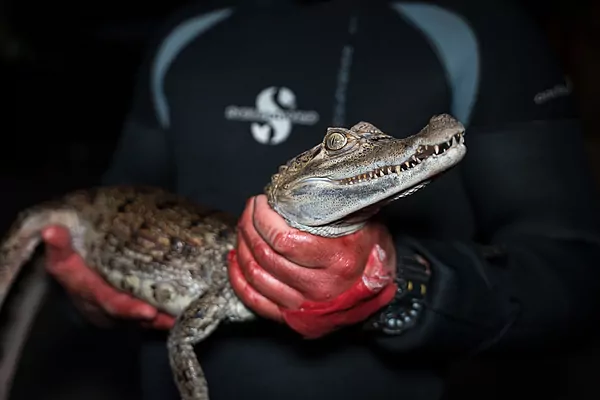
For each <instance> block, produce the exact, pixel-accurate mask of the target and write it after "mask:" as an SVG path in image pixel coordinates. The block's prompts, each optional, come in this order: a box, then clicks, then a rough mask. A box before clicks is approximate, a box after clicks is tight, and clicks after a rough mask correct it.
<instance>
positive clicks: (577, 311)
mask: <svg viewBox="0 0 600 400" xmlns="http://www.w3.org/2000/svg"><path fill="white" fill-rule="evenodd" d="M503 15H504V14H503ZM518 20H519V19H517V21H518ZM511 21H512V23H508V22H510V21H506V20H502V18H489V19H487V20H486V21H482V22H477V21H476V22H474V24H475V26H476V25H477V23H479V24H483V23H485V24H486V25H487V26H486V29H488V30H489V31H495V32H496V33H495V35H496V36H495V37H491V36H486V35H483V36H482V37H480V48H481V58H480V62H481V76H482V81H481V82H480V92H479V102H478V103H477V104H476V106H475V108H474V110H473V117H472V120H471V123H470V126H469V127H468V128H467V135H466V142H467V147H468V155H467V157H466V158H465V160H464V161H463V163H462V165H461V167H460V168H461V171H462V174H463V182H464V186H465V188H466V191H467V193H468V197H469V199H470V203H471V208H472V211H473V214H474V215H475V218H476V223H477V227H478V232H477V233H476V236H477V237H476V238H474V239H473V241H470V242H466V241H458V240H457V241H447V242H446V241H434V240H427V239H426V238H406V237H402V236H400V235H397V236H396V237H395V241H396V243H397V245H398V249H397V251H398V254H411V253H413V254H420V255H422V256H423V257H424V258H425V259H426V260H427V261H428V263H429V264H430V271H431V276H430V279H429V282H427V279H426V276H425V275H424V274H422V275H421V276H419V274H415V275H414V276H415V277H416V281H417V282H421V281H422V282H424V283H426V292H425V295H424V296H422V295H420V294H419V293H416V294H415V295H414V296H411V295H409V296H407V297H406V298H404V299H403V296H404V295H403V294H399V295H398V298H399V300H400V301H399V303H402V302H403V300H404V304H400V305H398V304H395V303H392V304H391V305H390V306H388V307H387V308H385V309H384V310H383V313H381V314H379V315H377V317H378V318H379V321H378V322H379V324H378V327H379V330H381V331H383V329H384V326H385V325H386V324H388V325H390V326H391V327H394V326H395V327H396V328H397V329H395V332H389V331H390V330H388V333H387V334H386V333H383V334H381V335H377V339H376V341H377V343H378V344H380V345H381V346H383V347H384V348H385V349H388V350H397V351H400V350H401V351H405V350H415V349H425V348H429V349H444V350H452V351H459V352H462V351H468V352H477V351H480V350H484V349H489V348H496V349H507V348H519V349H524V348H527V349H531V348H534V347H537V346H544V345H547V344H548V343H556V342H554V341H553V339H559V338H565V337H566V335H579V334H585V333H586V332H588V331H589V328H591V327H592V326H594V324H595V322H596V319H597V314H598V312H597V310H598V306H599V305H600V268H598V260H599V259H600V228H599V226H600V225H599V223H598V213H597V207H598V202H597V198H596V197H595V185H594V182H593V180H592V179H591V175H590V172H589V169H588V166H587V163H586V155H585V153H584V143H583V139H582V134H581V131H580V128H579V124H578V122H577V121H576V119H574V118H573V114H572V111H571V110H572V106H571V105H570V102H571V100H570V98H569V96H567V95H565V92H566V90H565V88H566V87H567V86H566V84H565V82H564V78H563V76H562V75H561V73H560V72H559V71H558V70H557V68H555V63H554V61H553V60H552V57H551V56H549V54H550V53H549V52H548V51H547V46H546V44H545V43H544V42H543V41H542V40H541V39H540V38H539V35H538V34H536V33H535V32H532V31H531V29H532V28H531V27H530V26H526V27H520V26H519V24H515V22H514V21H515V20H511ZM548 89H552V90H550V91H548ZM390 229H392V230H393V227H390ZM400 229H401V228H400ZM399 259H401V257H399ZM399 268H400V270H402V265H401V264H400V265H399ZM402 285H403V282H401V286H402ZM413 287H414V285H413ZM410 297H415V298H422V299H423V300H424V307H422V308H419V307H417V308H419V309H418V310H416V314H417V316H418V317H417V319H414V323H413V322H410V323H409V324H408V325H409V326H411V327H410V328H409V329H402V322H396V321H390V320H392V319H396V320H401V318H398V316H399V315H403V316H405V315H407V314H406V313H402V312H401V311H402V310H403V309H405V308H406V310H408V311H410V306H408V305H409V304H410V299H409V298H410ZM407 300H408V301H407ZM407 307H408V308H407ZM413 313H415V312H413ZM408 321H411V317H409V320H408ZM391 331H394V329H391Z"/></svg>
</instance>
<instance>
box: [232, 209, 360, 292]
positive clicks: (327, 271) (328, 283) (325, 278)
mask: <svg viewBox="0 0 600 400" xmlns="http://www.w3.org/2000/svg"><path fill="white" fill-rule="evenodd" d="M251 207H252V206H251V205H250V206H249V207H248V210H249V211H248V212H247V213H245V215H243V216H242V221H241V223H240V229H239V230H238V232H239V234H241V236H240V239H239V240H243V241H245V242H246V243H247V247H248V248H249V249H250V252H251V254H252V257H253V258H254V259H255V261H256V263H257V264H258V265H260V267H261V268H262V269H263V270H264V271H266V272H267V273H268V274H270V275H271V276H273V277H275V278H276V279H278V280H279V281H281V282H283V283H284V284H286V285H287V286H290V287H292V288H294V289H296V290H297V291H298V292H300V293H302V294H303V295H304V296H305V297H307V298H309V299H311V300H326V299H328V298H331V297H333V296H336V295H338V294H339V293H341V292H343V291H344V290H346V289H347V288H348V287H349V286H350V285H351V283H352V282H353V281H354V280H356V279H357V278H358V277H359V276H360V275H361V274H362V270H363V266H364V263H365V261H366V257H367V255H368V252H365V253H366V254H365V255H360V256H358V257H357V256H356V251H357V250H359V251H360V250H361V246H359V245H356V246H354V247H343V246H337V245H334V246H330V245H331V244H335V243H337V242H336V241H339V240H342V238H337V239H326V238H318V237H315V238H316V239H317V240H314V239H311V241H312V242H313V243H312V244H310V243H308V241H299V242H288V244H290V245H291V246H297V247H299V248H303V249H304V250H305V253H304V257H305V258H306V261H305V262H301V263H300V264H295V263H294V262H293V261H292V260H288V259H286V255H284V254H279V253H278V252H277V251H275V249H273V248H272V247H271V245H269V243H267V242H266V241H265V240H264V239H263V237H262V236H261V235H260V234H259V233H258V232H257V231H256V229H255V227H254V224H250V223H249V222H250V221H249V212H250V211H251ZM286 226H287V225H286ZM302 236H304V234H302ZM310 236H313V235H310ZM318 241H325V242H320V243H317V242H318ZM315 247H320V248H322V249H323V250H322V251H320V253H321V254H324V253H325V252H326V251H329V250H330V251H332V254H331V255H329V256H327V257H325V259H323V257H321V258H322V260H321V262H323V263H325V262H333V264H331V265H327V264H322V267H321V268H313V267H308V268H307V267H306V265H312V266H315V265H317V264H315V263H313V262H310V261H309V259H310V257H313V256H314V248H315ZM327 249H329V250H327ZM336 249H337V250H336ZM342 250H343V251H342ZM336 251H337V253H335V252H336ZM313 261H314V260H313ZM325 266H326V267H327V268H325Z"/></svg>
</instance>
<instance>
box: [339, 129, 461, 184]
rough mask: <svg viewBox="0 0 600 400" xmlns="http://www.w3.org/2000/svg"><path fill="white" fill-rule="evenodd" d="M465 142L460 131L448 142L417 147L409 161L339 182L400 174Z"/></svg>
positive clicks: (366, 180) (362, 180)
mask: <svg viewBox="0 0 600 400" xmlns="http://www.w3.org/2000/svg"><path fill="white" fill-rule="evenodd" d="M464 142H465V138H464V132H460V133H457V134H455V135H453V136H452V138H450V140H448V141H446V142H443V143H439V144H435V145H421V146H419V147H417V150H416V152H415V153H414V154H413V155H412V156H411V157H410V158H409V159H408V160H407V161H405V162H404V163H402V164H400V165H390V166H387V167H382V168H377V169H374V170H372V171H369V172H366V173H364V174H359V175H356V176H353V177H350V178H344V179H340V180H338V181H337V182H338V183H340V184H342V185H354V184H357V183H363V182H368V181H372V180H375V179H378V178H382V177H384V176H386V175H392V174H397V175H400V174H401V173H402V172H404V171H408V170H410V169H412V168H414V167H416V166H417V165H419V164H421V163H422V162H423V161H424V160H427V159H429V158H436V157H439V156H441V155H443V154H444V153H446V152H447V151H448V150H450V149H452V148H455V147H458V146H459V145H462V144H464Z"/></svg>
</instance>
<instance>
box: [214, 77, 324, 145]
mask: <svg viewBox="0 0 600 400" xmlns="http://www.w3.org/2000/svg"><path fill="white" fill-rule="evenodd" d="M225 118H227V119H228V120H233V121H250V122H252V124H251V125H250V131H251V132H252V136H253V137H254V139H256V141H257V142H259V143H263V144H271V145H275V144H279V143H282V142H284V141H285V140H286V139H287V138H288V137H289V136H290V133H291V132H292V126H293V124H298V125H314V124H316V123H317V122H318V121H319V114H318V113H317V112H316V111H312V110H311V111H304V110H297V109H296V95H295V94H294V92H292V91H291V90H290V89H288V88H286V87H280V88H278V87H275V86H270V87H268V88H266V89H264V90H262V91H261V92H260V93H259V94H258V96H256V108H252V107H240V106H234V105H231V106H228V107H227V108H225Z"/></svg>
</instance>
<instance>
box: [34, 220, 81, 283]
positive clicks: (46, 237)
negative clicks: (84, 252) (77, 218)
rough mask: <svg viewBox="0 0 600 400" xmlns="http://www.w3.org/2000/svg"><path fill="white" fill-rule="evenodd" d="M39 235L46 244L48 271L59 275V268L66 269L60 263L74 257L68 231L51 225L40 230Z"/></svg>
mask: <svg viewBox="0 0 600 400" xmlns="http://www.w3.org/2000/svg"><path fill="white" fill-rule="evenodd" d="M41 235H42V240H43V241H44V243H45V244H46V260H47V264H48V267H49V270H50V271H51V272H56V273H60V270H61V268H65V267H68V265H65V264H62V263H61V262H63V261H66V260H68V259H70V258H71V257H73V255H76V253H75V251H74V250H73V247H72V245H71V235H70V233H69V230H68V229H66V228H65V227H63V226H60V225H52V226H49V227H47V228H45V229H44V230H42V232H41Z"/></svg>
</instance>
